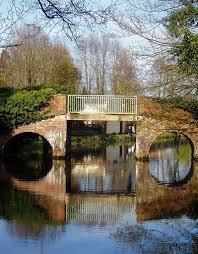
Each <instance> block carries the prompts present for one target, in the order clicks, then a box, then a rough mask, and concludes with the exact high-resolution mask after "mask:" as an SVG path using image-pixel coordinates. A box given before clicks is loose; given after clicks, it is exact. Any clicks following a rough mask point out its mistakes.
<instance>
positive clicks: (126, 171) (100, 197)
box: [0, 134, 198, 254]
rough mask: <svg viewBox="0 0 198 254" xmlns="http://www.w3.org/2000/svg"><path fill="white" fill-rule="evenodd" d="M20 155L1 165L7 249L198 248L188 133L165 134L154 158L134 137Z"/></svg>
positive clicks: (151, 253) (48, 252) (141, 253)
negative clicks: (57, 155) (144, 156)
mask: <svg viewBox="0 0 198 254" xmlns="http://www.w3.org/2000/svg"><path fill="white" fill-rule="evenodd" d="M37 145H38V144H37ZM45 146H46V144H44V145H43V144H42V147H45ZM34 147H35V145H34ZM28 149H29V150H31V149H32V150H34V149H33V148H28V147H27V146H26V151H29V150H28ZM11 150H12V149H11V148H10V151H11ZM8 152H9V149H8ZM20 154H22V156H16V157H13V156H10V157H9V156H7V158H6V159H5V160H4V161H2V162H1V165H0V246H1V251H0V252H1V253H3V254H8V253H15V254H25V253H28V254H33V253H34V254H35V253H43V254H55V253H72V254H77V253H81V254H89V253H90V254H99V253H108V254H111V253H112V254H113V253H114V254H128V253H130V254H158V253H163V254H196V253H198V162H195V161H193V160H192V147H191V144H190V143H189V142H188V140H187V139H186V138H185V137H184V136H181V135H178V134H171V135H168V134H167V135H164V136H161V137H159V139H157V140H156V141H155V142H154V143H153V145H152V146H151V150H150V158H149V160H148V161H137V160H136V159H135V144H133V143H132V144H127V145H108V146H102V147H98V146H97V148H94V147H93V149H87V150H84V151H83V150H82V149H80V147H79V150H78V149H75V151H72V153H71V154H70V155H69V156H68V157H67V159H66V160H58V159H56V160H54V159H52V158H51V157H50V152H49V150H48V151H47V153H45V154H42V153H41V154H40V153H39V154H37V155H34V156H30V157H28V155H27V154H26V153H22V152H21V151H20Z"/></svg>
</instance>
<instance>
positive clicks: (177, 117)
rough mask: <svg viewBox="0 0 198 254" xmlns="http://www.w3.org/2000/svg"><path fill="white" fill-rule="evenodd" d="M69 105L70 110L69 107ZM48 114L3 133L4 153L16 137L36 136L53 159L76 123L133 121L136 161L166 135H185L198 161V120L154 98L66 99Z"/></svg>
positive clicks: (55, 98) (62, 149)
mask: <svg viewBox="0 0 198 254" xmlns="http://www.w3.org/2000/svg"><path fill="white" fill-rule="evenodd" d="M66 105H67V107H66ZM47 111H48V112H50V117H49V118H48V119H46V120H42V121H40V122H36V123H31V124H28V125H23V126H19V127H18V128H16V129H13V130H12V131H11V132H1V133H0V152H1V153H2V152H3V150H4V147H5V145H6V144H7V142H8V141H9V140H11V139H12V138H13V137H14V136H16V135H18V134H22V133H27V132H31V133H36V134H39V135H41V136H43V137H44V138H45V139H46V140H47V141H48V142H49V144H50V145H51V147H52V151H53V156H55V157H62V156H65V154H66V147H69V146H67V145H66V144H69V140H70V138H69V137H70V135H69V131H70V123H71V121H72V120H95V121H96V120H97V121H131V122H132V123H133V124H136V157H137V158H139V159H141V158H147V157H148V156H149V150H150V146H151V144H152V143H153V141H154V140H155V139H156V138H157V137H158V136H159V135H160V134H162V133H164V132H178V133H181V134H183V135H185V136H186V137H187V138H188V139H189V141H190V142H191V144H192V147H193V156H194V158H196V159H198V120H195V119H193V117H192V115H191V114H190V113H188V112H186V111H183V110H181V109H178V108H170V107H168V106H167V105H165V104H160V103H157V102H155V101H153V100H152V99H151V98H146V97H140V98H138V99H137V97H124V96H99V95H94V96H87V95H86V96H83V95H76V96H73V95H72V96H68V97H67V98H66V96H63V95H56V96H53V97H52V98H51V101H50V103H49V106H48V108H47Z"/></svg>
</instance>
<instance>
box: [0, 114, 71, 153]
mask: <svg viewBox="0 0 198 254" xmlns="http://www.w3.org/2000/svg"><path fill="white" fill-rule="evenodd" d="M24 132H33V133H37V134H38V135H40V136H42V137H44V138H45V139H46V140H47V141H48V142H49V144H50V145H51V147H52V152H53V156H54V157H64V156H65V153H66V146H65V144H66V137H67V121H66V118H65V116H64V115H60V116H55V117H52V118H49V119H46V120H42V121H39V122H36V123H31V124H27V125H22V126H19V127H17V128H16V129H13V130H12V131H7V132H2V133H0V153H3V149H4V144H6V143H7V141H8V140H9V139H10V138H12V137H14V136H15V135H17V134H20V133H24Z"/></svg>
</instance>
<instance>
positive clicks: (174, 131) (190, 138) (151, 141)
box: [148, 130, 195, 158]
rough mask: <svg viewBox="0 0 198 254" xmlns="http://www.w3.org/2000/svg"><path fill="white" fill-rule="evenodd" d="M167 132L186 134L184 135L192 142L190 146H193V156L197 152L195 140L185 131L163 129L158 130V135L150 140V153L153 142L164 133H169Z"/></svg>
mask: <svg viewBox="0 0 198 254" xmlns="http://www.w3.org/2000/svg"><path fill="white" fill-rule="evenodd" d="M167 133H175V134H180V135H182V136H184V137H185V138H186V139H187V140H188V142H189V144H190V146H191V152H192V158H193V155H194V152H195V145H194V144H195V142H193V139H192V137H189V135H186V134H184V133H183V132H181V131H178V130H164V131H161V132H157V133H156V135H154V136H153V137H152V139H151V140H150V144H149V146H148V148H149V154H150V151H151V147H152V145H153V143H154V142H155V141H156V140H157V139H158V138H159V137H160V136H162V135H163V134H167Z"/></svg>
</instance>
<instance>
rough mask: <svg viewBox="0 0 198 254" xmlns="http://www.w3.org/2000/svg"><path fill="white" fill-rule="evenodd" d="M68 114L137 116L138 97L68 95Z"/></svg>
mask: <svg viewBox="0 0 198 254" xmlns="http://www.w3.org/2000/svg"><path fill="white" fill-rule="evenodd" d="M67 112H68V113H75V114H76V113H77V114H111V115H112V114H116V115H124V114H130V115H137V96H121V95H68V99H67Z"/></svg>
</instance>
